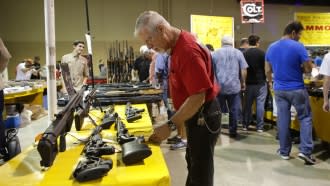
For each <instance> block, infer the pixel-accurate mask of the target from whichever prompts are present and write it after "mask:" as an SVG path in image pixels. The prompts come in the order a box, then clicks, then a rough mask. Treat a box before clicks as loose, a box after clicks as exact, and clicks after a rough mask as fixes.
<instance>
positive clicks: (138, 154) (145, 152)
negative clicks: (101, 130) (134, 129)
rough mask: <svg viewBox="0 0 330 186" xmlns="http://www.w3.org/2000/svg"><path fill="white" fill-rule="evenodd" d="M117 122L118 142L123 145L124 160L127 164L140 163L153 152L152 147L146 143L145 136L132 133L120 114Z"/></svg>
mask: <svg viewBox="0 0 330 186" xmlns="http://www.w3.org/2000/svg"><path fill="white" fill-rule="evenodd" d="M115 124H116V129H117V142H118V143H119V144H120V145H121V149H122V160H123V162H124V163H125V164H126V165H131V164H134V163H138V162H140V161H142V160H144V159H145V158H147V157H149V156H150V155H151V154H152V151H151V149H150V148H149V147H148V145H146V144H145V143H144V142H145V140H144V137H143V136H138V137H135V136H133V135H130V134H129V133H128V130H127V128H126V127H125V125H124V123H123V122H122V121H121V119H120V118H119V116H118V115H117V118H116V122H115Z"/></svg>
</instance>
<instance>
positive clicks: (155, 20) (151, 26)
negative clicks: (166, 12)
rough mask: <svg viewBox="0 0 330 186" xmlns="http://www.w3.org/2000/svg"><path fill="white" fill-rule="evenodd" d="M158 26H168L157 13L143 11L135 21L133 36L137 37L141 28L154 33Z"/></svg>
mask: <svg viewBox="0 0 330 186" xmlns="http://www.w3.org/2000/svg"><path fill="white" fill-rule="evenodd" d="M160 24H163V25H166V26H170V24H169V23H168V22H167V21H166V19H165V18H164V17H163V16H161V15H160V14H159V13H158V12H155V11H145V12H143V13H141V14H140V15H139V17H138V18H137V19H136V23H135V31H134V35H135V36H138V34H139V32H140V30H141V28H146V29H147V30H148V31H149V32H154V31H155V30H156V27H157V26H158V25H160Z"/></svg>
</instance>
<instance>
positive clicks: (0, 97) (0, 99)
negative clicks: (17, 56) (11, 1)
mask: <svg viewBox="0 0 330 186" xmlns="http://www.w3.org/2000/svg"><path fill="white" fill-rule="evenodd" d="M10 58H11V55H10V53H9V52H8V50H7V48H6V46H5V44H4V43H3V41H2V39H1V38H0V76H1V78H0V164H3V163H4V161H5V160H6V158H7V150H6V134H5V123H4V121H3V118H2V117H3V116H2V114H3V109H4V104H5V103H4V93H3V88H4V81H3V79H4V77H3V74H2V73H3V72H4V70H5V69H6V68H7V64H8V61H9V59H10Z"/></svg>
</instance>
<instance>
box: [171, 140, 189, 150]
mask: <svg viewBox="0 0 330 186" xmlns="http://www.w3.org/2000/svg"><path fill="white" fill-rule="evenodd" d="M185 148H187V143H186V142H183V141H180V142H178V143H176V144H173V145H171V146H170V149H171V150H180V149H185Z"/></svg>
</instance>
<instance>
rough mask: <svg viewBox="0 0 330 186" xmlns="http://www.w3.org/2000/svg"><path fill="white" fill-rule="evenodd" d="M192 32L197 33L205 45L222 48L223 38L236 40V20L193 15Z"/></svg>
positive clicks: (191, 19) (191, 17)
mask: <svg viewBox="0 0 330 186" xmlns="http://www.w3.org/2000/svg"><path fill="white" fill-rule="evenodd" d="M190 21H191V24H190V25H191V32H192V33H195V34H196V35H197V37H198V39H199V40H200V41H201V42H202V43H203V44H211V45H213V47H214V48H215V49H216V48H220V47H221V38H222V37H223V36H225V35H230V36H232V37H233V38H234V32H233V25H234V18H232V17H219V16H204V15H191V16H190Z"/></svg>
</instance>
